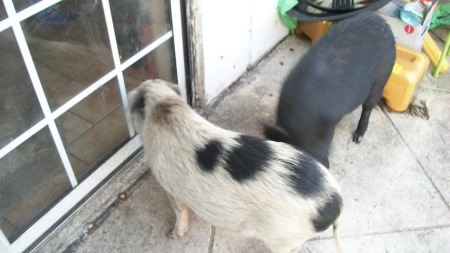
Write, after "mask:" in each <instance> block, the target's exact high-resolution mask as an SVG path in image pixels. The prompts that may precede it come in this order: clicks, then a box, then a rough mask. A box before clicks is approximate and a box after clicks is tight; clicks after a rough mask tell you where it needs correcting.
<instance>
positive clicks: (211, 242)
mask: <svg viewBox="0 0 450 253" xmlns="http://www.w3.org/2000/svg"><path fill="white" fill-rule="evenodd" d="M440 45H441V46H442V44H440ZM308 46H309V41H308V40H305V39H299V38H297V37H295V36H290V37H289V38H287V39H286V40H285V41H283V42H282V43H281V44H280V45H279V46H278V47H277V48H275V50H274V51H273V52H272V53H271V54H269V55H268V56H267V57H266V58H265V59H263V60H262V61H261V62H260V63H259V64H258V65H257V66H256V67H255V68H254V69H252V70H251V71H249V72H248V73H246V74H245V75H244V76H243V77H242V78H241V79H240V80H239V81H238V83H237V84H236V86H235V87H234V88H233V89H231V90H230V91H229V93H228V94H227V95H226V96H224V98H223V99H222V100H221V102H220V103H218V105H217V106H216V107H215V108H214V110H211V111H209V112H210V113H209V114H208V120H209V121H211V122H213V123H215V124H216V125H219V126H221V127H223V128H226V129H230V130H235V131H239V132H242V133H246V134H251V135H255V136H260V137H262V131H261V130H262V129H261V126H262V123H264V122H273V120H274V109H275V105H276V100H277V97H278V92H279V89H280V86H281V83H282V81H283V79H284V77H285V76H286V74H287V73H288V70H289V66H291V65H292V64H293V63H294V62H295V61H296V60H297V59H298V57H300V56H301V55H302V54H303V53H304V52H305V51H306V50H307V49H308ZM433 69H434V67H433V66H430V67H429V69H428V72H427V73H426V76H425V77H424V79H423V80H422V82H421V86H420V88H419V92H418V95H417V102H419V101H420V100H424V101H426V104H427V108H428V112H429V115H430V118H429V119H424V118H422V117H419V116H418V115H414V114H411V113H408V112H405V113H395V112H389V111H387V112H384V111H382V110H381V109H379V108H377V109H376V110H374V111H373V112H372V116H371V118H370V124H369V129H368V131H367V133H366V135H365V137H364V140H363V141H362V143H361V144H358V145H357V144H354V143H353V142H352V140H351V139H352V138H351V136H352V133H353V132H354V130H355V128H356V124H357V122H358V119H359V116H360V109H357V110H355V111H354V112H352V113H351V114H349V115H347V116H346V117H344V118H343V119H342V121H341V122H340V123H339V125H338V126H337V129H336V134H335V136H334V139H333V143H332V148H331V154H330V163H331V173H332V174H333V175H334V176H335V177H336V179H337V180H338V182H339V184H340V185H341V187H342V190H343V195H344V206H345V207H344V212H343V215H342V219H341V235H342V236H341V237H342V241H343V244H344V246H345V248H346V249H347V252H367V253H378V252H395V253H412V252H433V253H434V252H448V249H450V242H449V241H448V238H450V197H449V196H450V185H449V184H448V182H450V170H449V164H450V152H449V149H448V143H449V142H450V139H449V138H450V135H449V134H448V133H449V130H450V129H449V122H450V115H449V108H450V88H449V84H450V72H449V71H447V72H446V73H445V74H443V75H441V76H440V77H439V78H438V79H435V78H433V77H432V75H431V73H432V71H433ZM129 166H130V167H125V168H124V169H123V171H120V172H119V174H118V175H117V176H116V177H114V178H113V179H112V180H111V181H110V182H109V183H108V184H106V185H105V190H103V189H102V190H101V191H99V192H98V195H96V196H94V197H93V198H92V199H91V200H90V201H88V202H86V203H85V205H83V206H82V207H81V208H80V209H78V210H77V213H76V214H75V215H73V216H72V217H71V218H70V219H68V220H67V221H66V223H64V224H63V225H62V226H61V227H60V228H59V229H58V230H56V231H54V233H53V234H52V236H50V237H49V238H47V240H45V241H44V243H43V244H41V245H40V246H39V247H37V248H35V249H34V251H35V252H49V251H64V250H68V251H70V252H158V253H159V252H189V253H217V252H221V253H240V252H255V253H256V252H258V253H268V252H269V251H268V249H267V247H266V246H265V245H264V244H263V243H262V242H260V241H258V240H255V239H248V238H239V237H236V236H234V235H233V234H227V233H225V232H224V231H221V230H219V229H217V228H214V227H212V226H210V225H209V224H207V223H206V222H205V221H203V220H202V219H200V218H199V217H198V216H196V215H195V214H192V216H191V219H190V228H189V231H188V232H187V234H186V235H185V237H183V238H180V239H179V240H169V239H167V238H165V236H164V234H165V233H166V231H167V230H168V229H170V228H171V227H172V225H173V222H174V220H175V214H174V212H173V210H172V209H171V207H170V204H169V201H168V198H167V195H166V193H165V192H164V190H163V189H162V188H161V187H160V186H159V185H158V183H157V182H156V180H155V178H154V177H153V176H152V175H151V173H150V172H149V171H148V168H147V167H146V165H145V159H144V158H143V157H142V155H141V156H139V157H137V158H136V159H135V160H134V161H133V162H131V163H130V165H129ZM133 171H139V172H140V173H142V172H143V173H144V174H143V176H142V177H141V178H140V179H139V180H137V181H128V184H126V183H125V182H126V181H125V180H124V178H126V177H128V176H129V175H130V174H132V173H133ZM124 185H125V186H124ZM106 187H107V188H106ZM123 191H124V192H126V193H127V194H128V198H127V199H126V200H125V201H121V200H118V199H117V198H116V196H117V195H118V194H119V193H120V192H123ZM99 201H101V203H102V204H98V205H97V204H96V203H97V202H99ZM87 223H93V224H94V225H95V229H94V230H88V229H86V224H87ZM331 235H332V233H331V229H329V230H327V231H326V232H324V233H322V234H321V235H320V236H318V237H316V238H313V239H312V240H310V241H308V242H306V243H305V244H304V245H303V247H302V250H301V251H300V252H301V253H306V252H309V253H311V252H336V251H335V248H334V245H333V241H332V236H331ZM67 238H70V239H67Z"/></svg>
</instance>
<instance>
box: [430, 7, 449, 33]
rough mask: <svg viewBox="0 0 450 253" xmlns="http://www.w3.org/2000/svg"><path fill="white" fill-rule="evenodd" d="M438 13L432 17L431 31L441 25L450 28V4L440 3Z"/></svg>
mask: <svg viewBox="0 0 450 253" xmlns="http://www.w3.org/2000/svg"><path fill="white" fill-rule="evenodd" d="M437 7H438V8H436V11H435V12H434V14H433V16H432V17H431V24H430V29H434V28H436V27H438V26H441V25H448V26H450V3H439V4H438V5H437Z"/></svg>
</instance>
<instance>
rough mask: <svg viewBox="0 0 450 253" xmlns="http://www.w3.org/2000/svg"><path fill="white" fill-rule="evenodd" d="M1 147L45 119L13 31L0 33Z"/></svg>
mask: <svg viewBox="0 0 450 253" xmlns="http://www.w3.org/2000/svg"><path fill="white" fill-rule="evenodd" d="M0 55H1V61H0V94H1V96H2V98H1V99H0V122H1V123H0V148H3V147H4V146H5V145H6V144H8V143H9V142H10V141H12V140H14V139H15V138H17V137H18V136H19V135H20V134H22V133H23V132H25V131H26V130H27V129H28V128H29V127H31V126H33V125H34V124H36V123H37V122H39V121H40V120H41V119H43V118H44V116H43V113H42V111H41V107H40V105H39V102H38V99H37V97H36V93H35V92H34V88H33V85H32V84H31V80H30V78H29V76H28V74H27V70H26V68H25V64H24V62H23V60H22V57H21V54H20V51H19V48H18V46H17V43H16V41H15V38H14V34H13V32H12V30H11V29H8V30H5V31H3V32H1V33H0Z"/></svg>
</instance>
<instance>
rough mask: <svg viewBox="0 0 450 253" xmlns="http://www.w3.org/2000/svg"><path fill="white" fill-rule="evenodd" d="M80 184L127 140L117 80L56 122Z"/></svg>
mask: <svg viewBox="0 0 450 253" xmlns="http://www.w3.org/2000/svg"><path fill="white" fill-rule="evenodd" d="M56 124H57V126H58V129H59V131H60V133H61V137H62V139H63V142H64V145H65V147H66V150H67V152H68V155H69V157H70V158H71V161H72V167H73V169H74V172H75V175H76V177H77V179H78V180H79V181H81V180H82V179H84V178H85V177H86V176H87V175H89V174H90V173H91V172H92V171H93V170H94V169H95V168H96V167H97V166H98V165H99V163H101V162H102V161H104V160H105V159H106V158H108V157H109V155H110V154H112V153H113V151H115V150H117V149H118V148H120V147H121V146H122V145H123V144H124V142H125V141H127V140H128V139H129V132H128V127H127V123H126V120H125V113H124V110H123V105H122V101H121V97H120V93H119V89H118V84H117V81H116V79H114V80H113V81H110V82H109V83H107V84H105V85H104V86H103V87H101V88H100V89H98V90H97V91H95V92H94V93H92V94H91V95H89V96H88V97H87V98H85V99H84V100H83V101H81V102H80V103H78V104H77V105H75V106H74V107H73V108H71V109H70V110H69V111H68V112H66V113H64V114H63V115H61V117H59V118H58V119H57V120H56Z"/></svg>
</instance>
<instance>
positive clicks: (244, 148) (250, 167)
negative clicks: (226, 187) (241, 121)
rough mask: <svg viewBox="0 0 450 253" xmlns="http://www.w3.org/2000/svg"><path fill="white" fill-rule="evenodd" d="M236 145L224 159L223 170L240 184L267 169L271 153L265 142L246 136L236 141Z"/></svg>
mask: <svg viewBox="0 0 450 253" xmlns="http://www.w3.org/2000/svg"><path fill="white" fill-rule="evenodd" d="M236 141H237V142H238V145H237V146H236V147H234V148H233V149H232V150H231V151H230V152H229V153H228V154H226V157H225V163H226V164H225V169H226V170H227V171H228V172H229V173H230V175H231V176H232V177H233V179H235V180H237V181H239V182H242V181H244V180H248V179H252V178H254V177H255V175H256V174H257V173H258V172H260V171H263V170H264V169H265V168H267V167H269V161H270V160H271V157H272V156H273V153H272V151H271V149H270V147H269V145H268V144H267V142H266V141H264V140H262V139H259V138H256V137H253V136H247V135H241V136H240V137H239V138H237V139H236Z"/></svg>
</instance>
